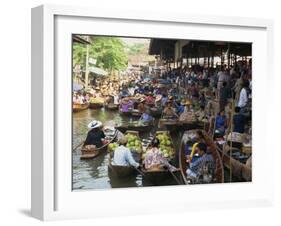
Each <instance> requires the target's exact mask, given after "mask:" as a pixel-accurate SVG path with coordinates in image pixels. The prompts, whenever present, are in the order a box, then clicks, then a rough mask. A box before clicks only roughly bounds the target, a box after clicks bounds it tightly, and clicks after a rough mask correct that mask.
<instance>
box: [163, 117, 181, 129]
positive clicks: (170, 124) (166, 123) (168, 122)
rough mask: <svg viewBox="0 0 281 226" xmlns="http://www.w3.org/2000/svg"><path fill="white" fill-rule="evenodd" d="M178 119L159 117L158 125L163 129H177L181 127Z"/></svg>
mask: <svg viewBox="0 0 281 226" xmlns="http://www.w3.org/2000/svg"><path fill="white" fill-rule="evenodd" d="M178 122H179V121H178V119H165V118H161V119H159V124H158V127H159V128H161V129H167V130H168V131H170V132H173V131H176V130H178V129H179V128H180V124H179V123H178Z"/></svg>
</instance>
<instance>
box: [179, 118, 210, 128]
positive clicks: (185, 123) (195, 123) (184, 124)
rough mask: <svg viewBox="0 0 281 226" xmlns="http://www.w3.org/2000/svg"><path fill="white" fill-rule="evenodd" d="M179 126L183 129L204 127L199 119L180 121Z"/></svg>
mask: <svg viewBox="0 0 281 226" xmlns="http://www.w3.org/2000/svg"><path fill="white" fill-rule="evenodd" d="M178 127H179V128H180V129H181V130H193V129H203V128H204V127H202V124H201V123H200V122H199V121H197V120H196V121H178Z"/></svg>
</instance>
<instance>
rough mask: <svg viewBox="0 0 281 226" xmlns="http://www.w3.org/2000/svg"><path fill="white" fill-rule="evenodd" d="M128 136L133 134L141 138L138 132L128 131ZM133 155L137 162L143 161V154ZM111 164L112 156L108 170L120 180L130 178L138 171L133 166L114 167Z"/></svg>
mask: <svg viewBox="0 0 281 226" xmlns="http://www.w3.org/2000/svg"><path fill="white" fill-rule="evenodd" d="M126 134H133V135H136V136H137V137H139V132H138V131H127V132H126ZM132 154H133V157H134V159H135V161H136V162H140V161H141V154H138V153H136V152H134V153H132ZM111 162H112V156H111V155H110V158H109V165H108V170H109V172H110V173H111V174H112V175H114V176H116V177H118V178H125V177H129V176H131V175H134V174H136V173H137V171H136V169H135V168H134V167H133V166H119V165H113V164H112V163H111Z"/></svg>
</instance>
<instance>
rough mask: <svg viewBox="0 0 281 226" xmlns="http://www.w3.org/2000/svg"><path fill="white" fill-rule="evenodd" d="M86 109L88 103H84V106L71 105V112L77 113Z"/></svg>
mask: <svg viewBox="0 0 281 226" xmlns="http://www.w3.org/2000/svg"><path fill="white" fill-rule="evenodd" d="M88 107H89V104H88V103H84V104H78V103H73V105H72V111H73V112H79V111H83V110H86V109H87V108H88Z"/></svg>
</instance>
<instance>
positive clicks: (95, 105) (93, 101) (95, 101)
mask: <svg viewBox="0 0 281 226" xmlns="http://www.w3.org/2000/svg"><path fill="white" fill-rule="evenodd" d="M103 105H104V99H103V98H101V97H95V98H93V97H92V98H90V101H89V108H90V109H99V108H102V107H103Z"/></svg>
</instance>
